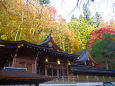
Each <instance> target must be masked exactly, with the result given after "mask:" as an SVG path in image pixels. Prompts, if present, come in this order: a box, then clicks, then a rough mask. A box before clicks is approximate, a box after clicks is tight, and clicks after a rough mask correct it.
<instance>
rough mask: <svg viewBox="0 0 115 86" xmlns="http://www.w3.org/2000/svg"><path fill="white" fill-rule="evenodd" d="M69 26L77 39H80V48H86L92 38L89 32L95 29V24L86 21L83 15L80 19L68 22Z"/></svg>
mask: <svg viewBox="0 0 115 86" xmlns="http://www.w3.org/2000/svg"><path fill="white" fill-rule="evenodd" d="M68 27H69V29H70V30H71V31H72V32H73V33H74V37H75V39H77V40H78V42H79V46H80V50H83V49H86V47H87V44H88V39H89V38H90V35H89V33H90V32H92V31H93V30H95V28H94V26H93V25H91V24H89V23H88V22H86V21H85V19H84V18H83V17H82V16H81V17H80V19H76V20H73V21H72V22H70V23H68Z"/></svg>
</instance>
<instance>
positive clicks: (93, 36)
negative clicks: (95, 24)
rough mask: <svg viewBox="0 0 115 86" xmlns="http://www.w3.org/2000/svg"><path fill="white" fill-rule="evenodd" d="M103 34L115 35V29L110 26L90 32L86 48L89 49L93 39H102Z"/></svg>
mask: <svg viewBox="0 0 115 86" xmlns="http://www.w3.org/2000/svg"><path fill="white" fill-rule="evenodd" d="M103 33H111V34H113V33H115V27H112V26H106V27H103V28H99V29H97V30H95V31H93V32H91V33H90V34H89V35H91V37H90V39H89V41H88V42H89V43H88V47H91V46H92V44H93V42H94V40H95V39H100V40H102V39H103Z"/></svg>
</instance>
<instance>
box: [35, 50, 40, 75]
mask: <svg viewBox="0 0 115 86" xmlns="http://www.w3.org/2000/svg"><path fill="white" fill-rule="evenodd" d="M38 55H39V51H38V52H37V55H36V58H35V73H38V63H37V62H38V58H39V57H38Z"/></svg>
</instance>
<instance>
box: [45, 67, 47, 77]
mask: <svg viewBox="0 0 115 86" xmlns="http://www.w3.org/2000/svg"><path fill="white" fill-rule="evenodd" d="M45 76H47V67H46V66H45Z"/></svg>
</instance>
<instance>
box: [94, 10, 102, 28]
mask: <svg viewBox="0 0 115 86" xmlns="http://www.w3.org/2000/svg"><path fill="white" fill-rule="evenodd" d="M100 20H101V16H100V14H99V13H98V12H96V13H95V18H94V25H95V27H99V25H100V22H101V21H100Z"/></svg>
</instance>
